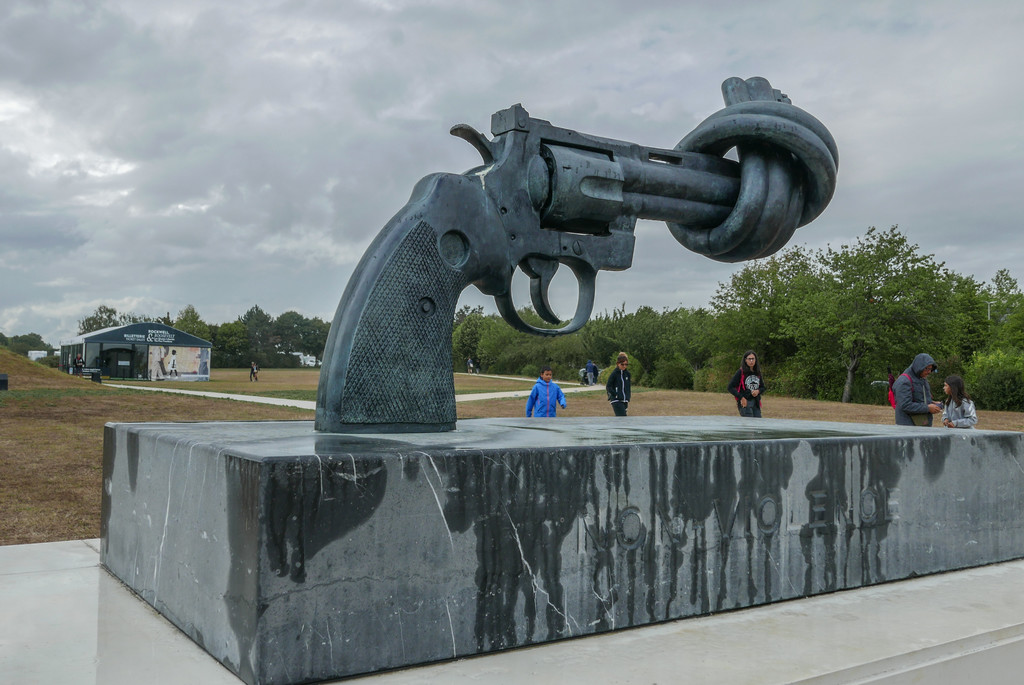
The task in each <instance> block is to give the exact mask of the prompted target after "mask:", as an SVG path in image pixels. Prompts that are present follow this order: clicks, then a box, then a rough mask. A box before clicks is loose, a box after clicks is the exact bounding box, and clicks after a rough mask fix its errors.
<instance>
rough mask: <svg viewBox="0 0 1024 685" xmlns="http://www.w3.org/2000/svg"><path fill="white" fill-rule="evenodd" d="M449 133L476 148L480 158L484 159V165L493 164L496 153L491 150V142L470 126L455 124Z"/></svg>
mask: <svg viewBox="0 0 1024 685" xmlns="http://www.w3.org/2000/svg"><path fill="white" fill-rule="evenodd" d="M448 132H449V133H451V134H452V135H453V136H455V137H456V138H462V139H463V140H464V141H466V142H467V143H469V144H470V145H472V146H473V147H475V148H476V151H477V152H479V153H480V156H481V157H483V158H484V164H491V163H492V162H493V161H494V152H493V151H492V150H491V143H490V141H489V140H487V138H486V136H484V134H482V133H480V131H477V130H476V129H475V128H473V127H472V126H470V125H469V124H455V125H454V126H452V128H451V130H450V131H448Z"/></svg>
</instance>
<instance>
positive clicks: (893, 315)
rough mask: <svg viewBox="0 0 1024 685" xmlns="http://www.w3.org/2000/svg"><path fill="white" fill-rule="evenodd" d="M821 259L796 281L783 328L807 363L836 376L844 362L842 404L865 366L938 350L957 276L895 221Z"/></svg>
mask: <svg viewBox="0 0 1024 685" xmlns="http://www.w3.org/2000/svg"><path fill="white" fill-rule="evenodd" d="M818 262H819V264H820V270H818V271H817V272H816V273H815V272H808V273H806V274H804V275H802V276H800V277H798V278H796V279H794V281H793V282H792V283H791V287H790V292H789V297H788V300H787V302H786V305H785V306H784V307H783V312H784V315H783V318H782V328H783V331H785V332H786V333H787V334H788V335H790V336H792V338H793V340H794V342H795V343H796V345H797V349H798V351H797V354H796V359H797V360H798V362H799V363H800V364H801V365H803V366H808V367H812V368H817V369H821V370H823V371H825V373H826V374H828V373H832V374H833V375H835V371H836V370H838V369H834V366H833V365H834V364H836V363H837V362H839V363H841V364H842V365H843V370H844V371H845V373H844V374H843V377H844V378H845V380H844V383H843V388H842V395H841V400H842V401H843V402H850V401H851V398H852V393H853V388H854V380H855V378H856V376H857V372H858V370H860V369H861V367H862V365H865V363H868V366H873V367H874V368H884V367H885V365H887V364H889V363H891V359H893V358H894V357H895V358H897V359H910V358H912V357H913V354H914V353H915V352H919V351H922V350H928V349H930V350H932V351H933V354H935V353H936V352H937V351H938V350H937V349H936V346H941V344H942V342H943V338H944V335H943V334H944V332H945V326H946V317H944V316H942V315H937V313H942V312H948V311H950V310H951V309H952V295H951V291H950V288H949V280H950V275H949V274H948V272H946V270H945V268H944V265H943V264H942V263H937V262H935V260H934V258H933V256H932V255H922V254H919V252H918V246H917V245H912V244H910V243H909V242H908V241H907V239H906V237H905V236H904V235H903V234H902V233H900V232H899V229H898V228H897V227H896V226H892V227H891V228H890V229H889V230H888V231H878V230H876V229H875V228H874V227H871V228H869V229H868V231H867V233H866V234H865V235H864V236H863V237H861V238H858V239H857V242H856V244H854V245H842V246H841V247H840V248H839V249H838V250H834V249H832V248H831V247H829V248H827V249H826V250H825V251H823V252H821V251H819V253H818ZM821 380H822V381H824V379H821ZM828 394H830V393H826V396H827V395H828Z"/></svg>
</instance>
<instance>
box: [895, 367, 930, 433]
mask: <svg viewBox="0 0 1024 685" xmlns="http://www.w3.org/2000/svg"><path fill="white" fill-rule="evenodd" d="M938 369H939V367H938V365H937V364H936V363H935V360H934V359H932V357H931V355H929V354H925V353H924V352H922V353H921V354H919V355H917V356H916V357H914V361H913V362H912V363H911V364H910V366H908V367H907V368H906V370H905V371H904V372H903V373H901V374H900V375H899V378H897V379H896V381H895V382H894V383H893V384H892V395H893V399H894V401H895V402H896V406H895V408H894V412H895V416H896V425H897V426H930V425H932V416H933V415H934V414H939V413H941V412H942V405H941V404H939V403H938V402H934V401H933V400H932V389H931V388H930V387H929V386H928V376H930V375H931V374H932V373H933V372H935V371H938Z"/></svg>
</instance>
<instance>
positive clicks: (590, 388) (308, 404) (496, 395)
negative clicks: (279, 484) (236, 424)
mask: <svg viewBox="0 0 1024 685" xmlns="http://www.w3.org/2000/svg"><path fill="white" fill-rule="evenodd" d="M481 377H482V378H500V379H503V380H510V381H524V382H528V381H526V379H523V378H514V377H511V376H486V375H482V376H481ZM104 385H106V386H108V387H111V388H127V389H128V390H142V391H144V392H170V393H175V394H178V395H196V396H198V397H209V398H212V399H216V400H237V401H239V402H255V403H257V404H274V405H277V406H279V407H298V408H299V409H308V410H309V411H316V402H313V401H311V400H290V399H285V398H281V397H263V396H260V395H232V394H229V393H225V392H208V391H206V390H179V389H177V388H156V387H153V388H151V387H148V386H141V385H122V384H120V383H104ZM559 387H560V388H562V392H564V393H566V394H569V393H574V392H598V391H603V390H604V386H602V385H571V386H568V387H566V386H564V385H560V386H559ZM531 389H532V386H530V387H529V388H524V389H523V390H506V391H502V392H475V393H464V394H462V395H456V396H455V401H456V402H475V401H477V400H496V399H505V398H509V397H522V398H526V397H528V396H529V395H530V390H531Z"/></svg>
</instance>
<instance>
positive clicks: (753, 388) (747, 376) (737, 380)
mask: <svg viewBox="0 0 1024 685" xmlns="http://www.w3.org/2000/svg"><path fill="white" fill-rule="evenodd" d="M727 389H728V390H729V392H731V393H732V396H733V397H735V398H736V408H737V409H738V410H739V412H740V416H746V417H750V418H755V419H759V418H761V395H763V394H764V391H765V389H766V388H765V384H764V376H762V375H761V362H760V361H759V360H758V358H757V355H756V354H755V353H754V351H753V350H747V351H746V352H745V353H744V354H743V358H742V359H741V360H740V370H739V371H737V372H736V375H734V376H733V377H732V380H731V381H729V386H728V388H727Z"/></svg>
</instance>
